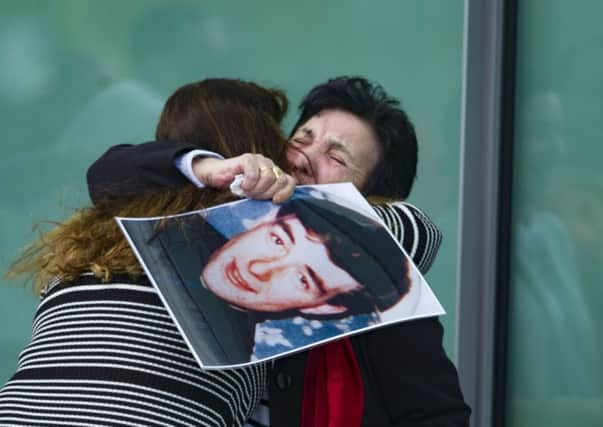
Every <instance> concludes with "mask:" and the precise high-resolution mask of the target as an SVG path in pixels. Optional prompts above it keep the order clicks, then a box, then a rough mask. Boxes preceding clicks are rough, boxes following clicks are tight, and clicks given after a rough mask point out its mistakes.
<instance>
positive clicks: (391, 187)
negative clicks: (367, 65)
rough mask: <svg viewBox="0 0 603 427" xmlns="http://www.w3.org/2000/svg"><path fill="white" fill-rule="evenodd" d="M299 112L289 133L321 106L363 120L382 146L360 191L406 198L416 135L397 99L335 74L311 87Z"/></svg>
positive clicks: (413, 173) (379, 88) (365, 82)
mask: <svg viewBox="0 0 603 427" xmlns="http://www.w3.org/2000/svg"><path fill="white" fill-rule="evenodd" d="M299 109H300V110H301V114H300V116H299V119H298V120H297V122H296V123H295V125H294V126H293V130H292V131H291V136H292V135H293V134H294V133H295V132H296V131H297V129H298V128H299V127H300V126H301V125H303V124H304V123H306V122H307V121H308V120H309V119H310V118H312V117H313V116H315V115H316V114H318V113H320V112H321V111H324V110H342V111H346V112H348V113H351V114H353V115H355V116H356V117H358V118H359V119H361V120H363V121H364V122H366V123H367V124H368V125H369V126H370V127H371V128H372V130H373V132H374V134H375V136H376V137H377V143H378V144H379V145H380V147H381V155H380V157H379V161H378V163H377V165H376V166H375V168H374V170H373V171H370V174H369V179H368V181H367V184H366V186H365V188H363V189H361V190H362V192H363V193H364V194H366V195H370V196H384V197H392V198H396V199H406V198H407V197H408V195H409V194H410V190H411V188H412V184H413V181H414V179H415V176H416V174H417V150H418V148H417V137H416V134H415V130H414V127H413V125H412V123H411V122H410V120H409V119H408V116H407V115H406V113H405V112H404V110H402V108H401V107H400V102H399V101H398V100H397V99H394V98H392V97H390V96H389V95H388V94H387V93H386V92H385V90H384V89H383V87H382V86H380V85H378V84H376V83H371V82H369V81H368V80H367V79H366V78H363V77H347V76H342V77H336V78H333V79H330V80H328V81H327V82H326V83H323V84H320V85H318V86H316V87H314V88H313V89H312V90H311V91H310V92H309V93H308V94H307V95H306V96H305V97H304V98H303V99H302V101H301V103H300V105H299Z"/></svg>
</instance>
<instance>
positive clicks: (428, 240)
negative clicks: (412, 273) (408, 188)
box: [373, 202, 442, 273]
mask: <svg viewBox="0 0 603 427" xmlns="http://www.w3.org/2000/svg"><path fill="white" fill-rule="evenodd" d="M373 209H375V211H376V212H377V215H379V218H381V220H382V221H383V222H384V224H385V225H386V226H387V228H389V229H390V231H391V232H392V234H393V235H394V237H395V238H396V239H397V240H398V241H399V242H400V244H401V245H402V247H403V248H404V250H405V251H406V253H407V254H408V255H409V256H410V257H411V259H412V260H413V262H414V263H415V265H416V266H417V268H418V269H419V271H421V273H427V271H429V269H430V268H431V264H432V263H433V260H434V258H435V256H436V254H437V252H438V249H439V248H440V243H442V233H441V232H440V230H439V229H438V227H437V226H436V225H435V224H434V223H433V222H432V221H431V220H430V219H429V218H428V217H427V215H425V214H424V213H423V212H421V211H420V210H419V209H418V208H416V207H415V206H413V205H411V204H410V203H406V202H393V203H386V204H381V205H374V206H373Z"/></svg>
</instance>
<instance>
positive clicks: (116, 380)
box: [0, 79, 293, 426]
mask: <svg viewBox="0 0 603 427" xmlns="http://www.w3.org/2000/svg"><path fill="white" fill-rule="evenodd" d="M286 110H287V99H286V97H285V95H284V94H283V93H282V92H281V91H279V90H274V89H266V88H263V87H261V86H258V85H256V84H253V83H249V82H243V81H238V80H228V79H210V80H204V81H201V82H197V83H192V84H189V85H186V86H183V87H181V88H180V89H178V90H177V91H176V92H175V93H174V94H173V95H172V96H170V98H169V99H168V100H167V102H166V104H165V107H164V109H163V112H162V114H161V118H160V120H159V124H158V126H157V131H156V136H157V138H158V139H170V140H175V141H187V142H188V143H192V144H195V145H197V146H199V147H200V148H203V149H208V150H212V151H215V152H218V153H220V154H222V155H224V156H228V157H233V156H239V155H242V154H244V153H249V152H251V153H254V152H255V153H265V154H267V155H269V156H270V158H271V159H273V161H274V162H275V163H272V160H268V159H266V166H265V168H270V170H269V171H268V172H269V173H279V174H281V175H282V177H281V179H279V180H278V181H277V183H275V186H276V188H275V193H278V191H283V192H284V194H283V197H288V196H289V195H290V192H291V190H292V188H293V184H292V183H293V180H292V178H291V177H289V176H288V175H285V174H284V173H281V170H280V169H279V168H278V166H277V165H281V166H284V165H285V157H284V156H285V151H284V150H285V139H284V137H283V135H282V132H281V129H280V126H279V125H280V121H281V119H282V118H283V116H284V114H285V112H286ZM132 160H133V162H136V159H132ZM229 199H232V195H230V193H226V192H223V191H219V190H215V189H214V190H212V189H204V190H200V189H198V188H196V187H194V186H193V185H192V184H190V185H183V186H182V187H180V188H178V189H165V190H164V191H161V192H157V191H154V192H153V193H152V194H148V193H147V194H140V195H137V196H136V197H131V198H127V197H124V198H121V199H112V200H111V201H107V203H103V204H98V205H96V206H94V207H89V208H84V209H81V210H79V211H77V212H76V213H75V214H74V215H73V216H72V217H71V218H69V219H67V220H66V221H65V222H63V223H61V224H59V225H57V226H56V227H55V228H53V229H52V230H50V231H49V232H48V233H46V234H43V235H42V236H41V237H40V238H39V240H38V241H37V242H35V243H34V244H33V245H32V246H30V247H29V248H28V249H27V250H26V251H25V252H24V253H23V254H22V255H21V257H20V258H19V259H18V260H17V261H16V262H15V263H14V264H13V265H12V267H11V269H10V271H9V272H8V276H9V277H16V276H20V275H24V274H26V275H32V276H33V279H34V286H35V290H36V293H38V294H39V295H40V296H41V300H40V304H39V307H38V309H37V312H36V315H35V318H34V330H33V336H32V340H31V342H30V344H29V345H28V346H27V347H26V348H25V350H24V351H23V352H22V353H21V355H20V358H19V366H18V369H17V372H16V373H15V374H14V376H13V377H12V378H11V379H10V380H9V381H8V383H7V384H6V385H5V386H4V388H3V389H2V390H1V391H0V424H2V425H5V424H10V425H33V424H38V423H40V424H43V423H46V422H52V423H54V424H60V425H68V424H69V425H124V426H126V425H145V426H152V425H207V426H232V425H242V424H243V423H244V422H245V420H246V419H247V418H249V416H250V415H251V413H252V411H253V410H254V409H255V408H256V405H257V404H258V402H259V400H260V398H261V397H262V396H263V394H264V392H265V389H266V378H267V368H266V366H265V365H256V366H253V367H248V368H242V369H234V370H223V371H204V370H202V369H200V368H199V366H198V365H197V363H196V361H195V359H194V357H193V355H192V354H191V352H190V350H189V349H188V347H187V345H186V343H185V341H184V340H183V338H182V336H181V335H180V333H179V331H178V329H177V327H176V325H175V324H174V322H173V320H172V319H171V317H170V316H169V315H168V312H167V311H166V309H165V307H164V306H163V304H162V302H161V301H160V299H159V297H158V295H157V294H156V292H155V290H154V288H153V287H152V286H151V284H150V283H149V281H148V280H147V279H146V277H145V276H144V273H143V271H142V268H141V266H140V264H139V263H138V261H137V260H136V257H135V255H134V253H133V252H132V250H131V249H130V247H129V245H128V243H127V241H126V239H125V238H124V236H123V235H122V233H121V231H120V230H119V228H118V226H117V223H116V222H115V220H114V216H149V215H164V214H172V213H178V212H183V211H187V210H192V209H199V208H202V207H207V206H211V205H215V204H218V203H222V202H225V201H227V200H229Z"/></svg>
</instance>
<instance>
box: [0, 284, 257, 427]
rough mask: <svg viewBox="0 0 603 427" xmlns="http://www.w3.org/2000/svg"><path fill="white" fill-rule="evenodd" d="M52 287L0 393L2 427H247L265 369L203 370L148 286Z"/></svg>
mask: <svg viewBox="0 0 603 427" xmlns="http://www.w3.org/2000/svg"><path fill="white" fill-rule="evenodd" d="M86 279H87V280H85V282H86V283H77V284H70V285H63V284H56V285H55V286H53V287H52V289H50V290H49V291H48V292H47V293H46V294H45V295H44V296H43V297H42V300H41V302H40V305H39V307H38V309H37V311H36V314H35V317H34V322H33V336H32V340H31V342H30V344H29V345H28V346H27V347H26V348H25V349H24V350H23V352H22V353H21V355H20V357H19V365H18V369H17V372H16V374H15V375H14V376H13V377H12V378H11V379H10V380H9V381H8V383H7V384H6V385H5V386H4V388H3V389H2V390H1V391H0V425H2V426H8V425H11V426H12V425H14V426H33V425H40V426H50V425H55V426H59V425H60V426H91V425H92V426H145V427H150V426H167V425H169V426H211V427H218V426H220V427H230V426H241V425H243V423H244V422H245V420H246V419H247V418H249V416H250V415H251V413H252V411H253V410H254V409H255V408H256V406H257V404H258V402H259V400H260V398H261V396H263V395H264V393H265V390H266V378H267V367H266V365H264V364H259V365H256V366H253V367H248V368H238V369H231V370H220V371H216V370H212V371H207V370H202V369H200V368H199V366H198V365H197V362H196V361H195V359H194V357H193V355H192V353H191V352H190V350H189V349H188V347H187V346H186V343H185V342H184V340H183V339H182V337H181V336H180V333H179V331H178V329H177V327H176V325H175V324H174V322H173V321H172V319H171V318H170V316H169V314H168V312H167V310H166V309H165V307H164V306H163V304H162V303H161V300H160V299H159V297H158V295H157V294H156V292H155V290H154V288H153V287H152V286H151V285H150V284H149V283H144V284H129V283H111V284H98V283H90V282H91V280H90V279H92V278H91V277H90V278H86Z"/></svg>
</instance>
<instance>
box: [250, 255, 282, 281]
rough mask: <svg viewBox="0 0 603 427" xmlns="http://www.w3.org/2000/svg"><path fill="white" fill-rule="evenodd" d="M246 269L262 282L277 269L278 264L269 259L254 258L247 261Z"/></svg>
mask: <svg viewBox="0 0 603 427" xmlns="http://www.w3.org/2000/svg"><path fill="white" fill-rule="evenodd" d="M247 270H248V271H249V273H251V275H252V276H254V277H255V278H256V279H258V280H260V281H262V282H268V281H270V279H272V275H273V274H274V273H275V272H276V271H277V270H278V266H277V264H276V263H275V261H274V260H271V259H255V260H252V261H250V262H249V264H248V265H247Z"/></svg>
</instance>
